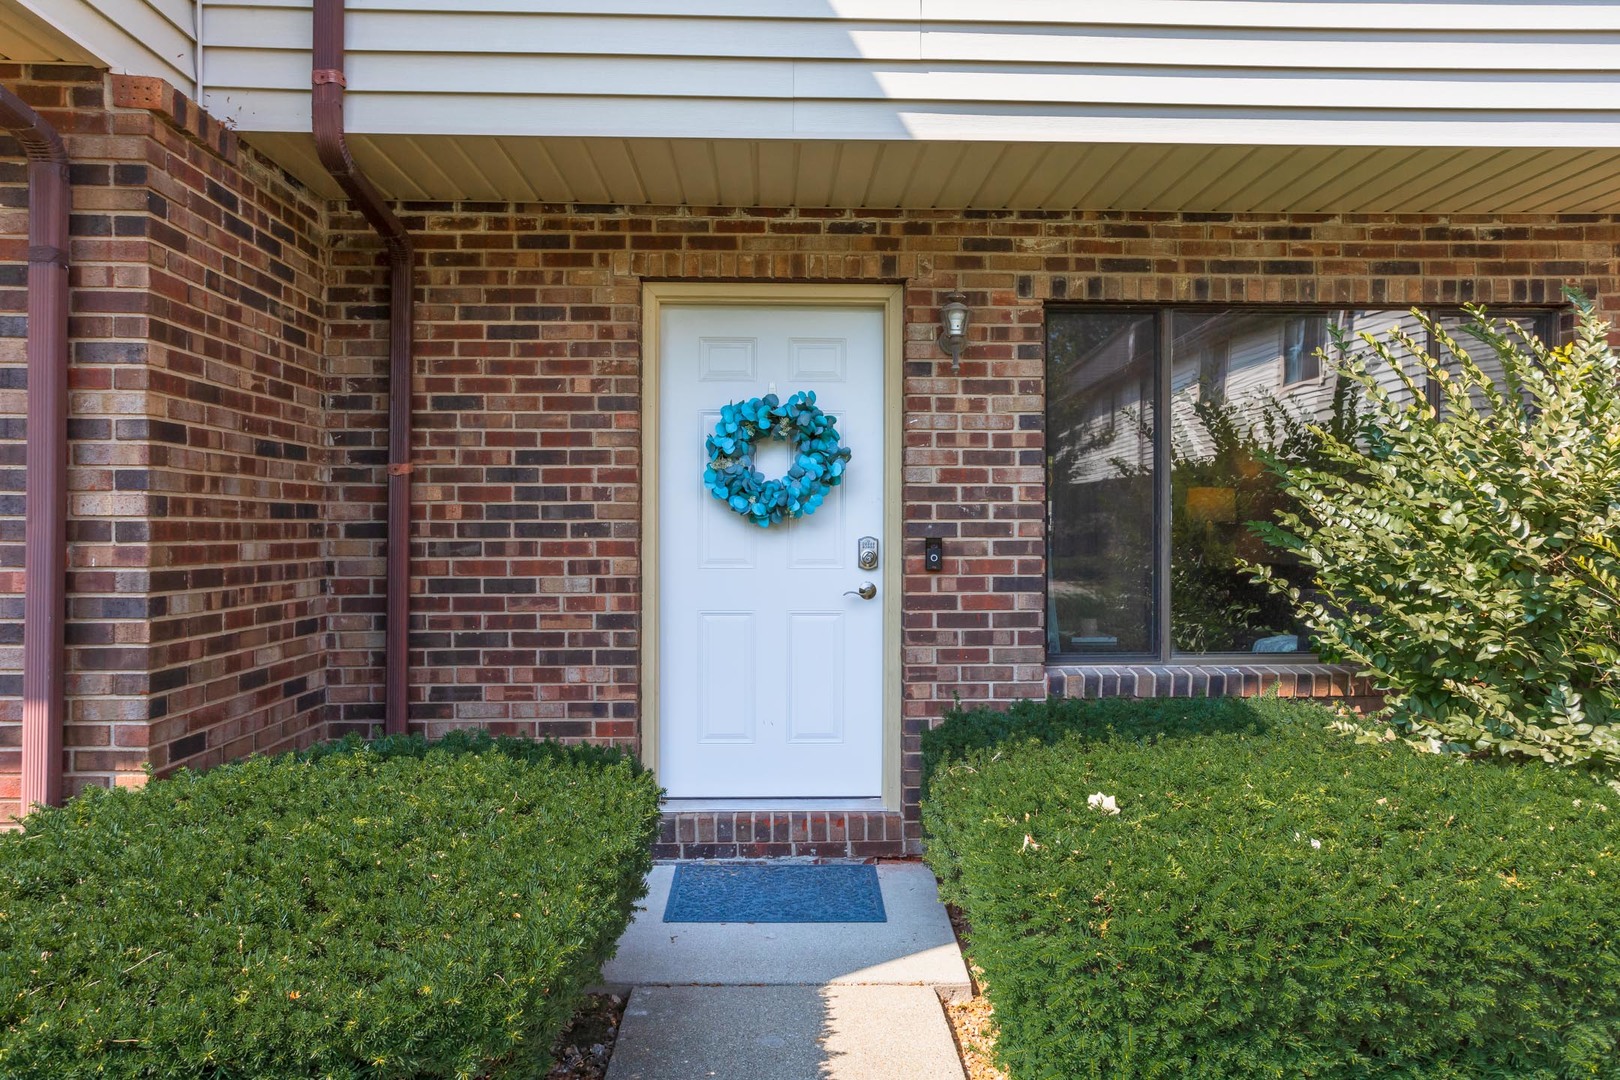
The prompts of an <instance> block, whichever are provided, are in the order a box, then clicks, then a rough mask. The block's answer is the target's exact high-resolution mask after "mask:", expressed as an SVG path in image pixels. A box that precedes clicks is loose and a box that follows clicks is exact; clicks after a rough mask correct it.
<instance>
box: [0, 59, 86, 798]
mask: <svg viewBox="0 0 1620 1080" xmlns="http://www.w3.org/2000/svg"><path fill="white" fill-rule="evenodd" d="M0 126H4V127H5V128H6V130H7V131H9V132H10V133H11V134H12V136H13V137H15V138H16V139H17V141H18V142H19V143H21V144H22V148H23V152H24V153H25V154H27V155H28V405H27V409H28V420H27V423H28V447H27V488H28V496H27V506H26V508H25V510H24V512H23V513H24V523H23V544H24V551H25V554H24V559H25V563H24V567H25V572H24V581H25V584H24V586H23V590H24V596H23V686H22V694H23V715H22V809H23V812H24V813H27V812H28V810H29V809H30V808H31V807H33V806H35V805H41V806H57V805H60V803H61V802H62V771H63V770H62V725H63V721H64V719H65V718H66V713H67V703H66V698H65V687H64V681H63V671H64V670H65V668H66V650H67V646H66V639H65V636H64V635H65V630H66V625H67V373H68V214H69V210H70V205H71V203H72V189H71V187H70V186H69V182H68V158H67V151H66V149H64V147H63V146H62V138H61V136H59V135H58V134H57V133H56V129H55V128H53V127H51V125H50V124H48V123H46V122H45V120H44V119H43V118H41V117H40V115H39V114H38V113H36V112H35V111H34V110H33V109H31V108H29V107H28V105H27V104H26V103H24V102H23V100H22V99H21V98H19V97H18V96H17V95H16V94H14V93H12V92H11V91H10V90H8V89H6V88H5V87H0Z"/></svg>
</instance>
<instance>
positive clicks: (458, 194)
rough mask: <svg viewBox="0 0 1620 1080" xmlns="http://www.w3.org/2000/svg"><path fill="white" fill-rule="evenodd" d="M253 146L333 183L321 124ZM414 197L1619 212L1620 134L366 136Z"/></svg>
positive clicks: (258, 139) (397, 195) (376, 174)
mask: <svg viewBox="0 0 1620 1080" xmlns="http://www.w3.org/2000/svg"><path fill="white" fill-rule="evenodd" d="M245 138H246V140H247V141H248V142H249V143H250V144H251V145H253V146H256V147H258V148H259V149H260V150H262V151H263V152H264V153H265V154H267V155H268V156H270V157H271V158H273V159H274V160H276V161H277V162H279V163H280V164H281V165H282V166H284V167H285V168H286V169H288V171H290V172H291V173H293V174H294V175H295V176H297V177H298V178H299V179H301V180H303V181H304V182H305V183H306V184H308V185H310V186H311V187H312V188H314V189H315V190H317V191H319V192H321V193H322V194H324V195H326V196H328V197H332V198H335V197H337V194H338V192H337V188H336V186H335V185H333V183H332V182H331V179H330V178H329V177H328V176H327V175H326V173H325V171H324V170H323V169H322V168H321V166H320V163H319V160H318V159H317V158H316V156H315V153H314V147H313V143H312V141H311V140H310V138H309V136H307V135H302V134H264V133H260V134H250V135H247V136H245ZM350 142H351V146H352V148H353V150H354V154H355V157H356V159H357V160H358V161H359V162H360V164H361V165H362V166H363V167H364V168H365V169H366V170H367V171H368V173H369V174H370V175H371V176H372V179H373V180H374V182H375V183H376V184H377V186H378V187H379V188H380V189H381V190H382V191H383V192H384V194H386V195H387V196H388V197H390V198H393V199H403V200H435V201H456V200H477V201H497V202H536V201H538V202H588V203H613V204H627V205H665V206H679V205H694V206H715V205H720V206H807V207H871V208H876V209H883V208H891V207H904V208H913V209H923V208H938V209H968V208H973V209H1008V208H1011V209H1053V210H1072V209H1089V210H1161V211H1205V212H1237V211H1294V212H1302V213H1396V212H1406V213H1609V212H1615V211H1620V150H1609V149H1598V150H1593V149H1578V148H1575V149H1543V150H1534V149H1525V148H1517V149H1499V148H1480V147H1460V148H1459V147H1438V148H1435V147H1358V146H1352V147H1323V146H1304V147H1298V146H1254V145H1247V146H1245V145H1230V146H1220V145H1217V146H1188V145H1158V144H1146V143H1138V144H1117V143H1102V144H1084V143H1046V144H1033V145H1032V144H1030V143H1025V142H1000V143H994V142H972V143H963V142H954V143H953V142H927V143H917V142H871V141H852V142H841V141H832V140H804V141H772V142H763V141H758V140H704V139H590V138H544V139H542V138H516V137H507V136H463V137H453V136H433V135H357V136H351V139H350Z"/></svg>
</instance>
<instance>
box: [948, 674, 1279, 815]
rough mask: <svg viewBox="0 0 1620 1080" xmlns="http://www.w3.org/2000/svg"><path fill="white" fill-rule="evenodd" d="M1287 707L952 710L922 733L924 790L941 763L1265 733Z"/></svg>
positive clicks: (1183, 703) (1212, 701) (1058, 705)
mask: <svg viewBox="0 0 1620 1080" xmlns="http://www.w3.org/2000/svg"><path fill="white" fill-rule="evenodd" d="M1287 708H1288V706H1286V705H1283V704H1281V703H1280V702H1279V699H1277V698H1274V697H1264V698H1164V699H1163V700H1160V701H1158V702H1156V703H1155V705H1154V707H1153V708H1151V709H1144V708H1143V707H1142V705H1141V703H1140V702H1138V701H1135V700H1132V699H1131V698H1050V699H1048V700H1046V701H1015V702H1013V704H1012V706H1011V707H1010V708H1008V709H1006V710H1002V709H982V708H981V709H955V710H953V711H952V712H950V713H949V714H948V715H947V716H946V718H945V722H944V723H942V724H940V725H939V726H938V727H936V728H932V729H930V730H928V731H925V732H923V735H922V758H923V784H924V789H923V790H924V794H926V793H927V786H926V785H927V784H928V780H929V777H931V776H932V775H933V773H934V770H935V768H936V767H937V766H938V765H939V764H940V763H941V762H943V761H950V760H958V759H960V758H962V757H964V756H966V755H967V754H968V752H969V751H972V750H978V749H982V748H984V747H987V746H1000V745H1001V744H1003V743H1009V742H1022V741H1027V740H1035V741H1037V742H1043V743H1052V742H1057V741H1058V740H1060V739H1066V738H1069V737H1071V736H1082V737H1084V738H1088V739H1103V738H1116V737H1117V738H1124V739H1147V738H1164V737H1176V736H1181V735H1197V734H1202V733H1205V732H1211V731H1264V730H1265V729H1266V727H1268V726H1269V725H1270V723H1271V722H1272V720H1273V719H1275V718H1276V717H1277V716H1280V715H1283V714H1284V713H1285V712H1286V710H1287Z"/></svg>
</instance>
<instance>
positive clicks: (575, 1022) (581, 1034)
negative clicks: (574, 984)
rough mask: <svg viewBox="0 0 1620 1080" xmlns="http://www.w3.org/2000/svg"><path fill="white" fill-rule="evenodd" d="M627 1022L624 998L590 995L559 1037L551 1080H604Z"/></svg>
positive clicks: (548, 1075)
mask: <svg viewBox="0 0 1620 1080" xmlns="http://www.w3.org/2000/svg"><path fill="white" fill-rule="evenodd" d="M623 1018H624V998H622V997H620V996H619V995H618V994H587V995H586V996H585V1002H584V1004H582V1005H581V1006H580V1007H579V1012H577V1013H575V1014H574V1018H573V1019H572V1020H570V1021H569V1022H568V1026H567V1027H566V1028H564V1029H563V1033H562V1034H561V1035H559V1036H557V1045H556V1047H555V1048H553V1050H552V1056H553V1057H554V1058H556V1064H555V1065H553V1066H552V1067H551V1071H550V1072H548V1073H546V1077H547V1080H603V1078H604V1077H605V1076H607V1067H608V1059H609V1058H611V1057H612V1056H613V1042H614V1040H615V1039H617V1038H618V1037H619V1021H620V1020H622V1019H623Z"/></svg>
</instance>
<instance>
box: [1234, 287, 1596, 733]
mask: <svg viewBox="0 0 1620 1080" xmlns="http://www.w3.org/2000/svg"><path fill="white" fill-rule="evenodd" d="M1470 314H1471V315H1472V316H1473V317H1474V318H1475V319H1476V322H1475V323H1474V324H1473V325H1471V326H1470V328H1469V332H1470V333H1471V334H1472V335H1473V336H1474V337H1476V338H1478V339H1479V340H1480V341H1482V342H1484V343H1485V345H1486V346H1487V347H1488V348H1489V350H1490V352H1491V354H1492V355H1493V357H1494V360H1495V363H1496V364H1499V365H1500V367H1501V375H1500V376H1499V377H1498V378H1496V379H1492V378H1491V377H1489V376H1488V375H1487V374H1486V371H1485V370H1484V369H1482V367H1481V365H1480V363H1479V362H1477V361H1476V360H1475V359H1473V358H1471V357H1470V356H1469V355H1468V353H1467V352H1466V351H1465V350H1464V349H1463V348H1462V347H1461V346H1460V345H1458V343H1457V342H1456V340H1455V339H1454V338H1452V337H1450V336H1449V335H1447V334H1446V333H1445V332H1444V331H1443V330H1442V329H1441V328H1440V327H1438V326H1436V325H1435V324H1433V323H1431V322H1429V321H1428V320H1424V325H1425V326H1427V327H1428V329H1429V331H1430V334H1431V335H1432V337H1433V339H1434V340H1436V341H1437V342H1439V343H1440V345H1441V346H1442V347H1441V348H1440V349H1439V350H1438V351H1439V353H1440V355H1439V356H1438V357H1435V356H1430V355H1428V354H1427V352H1425V350H1424V349H1422V348H1420V347H1419V346H1418V344H1417V343H1416V342H1414V341H1413V340H1412V339H1411V338H1410V337H1409V336H1407V335H1405V334H1401V333H1394V334H1392V335H1391V337H1390V339H1389V340H1387V341H1381V340H1377V339H1374V338H1372V337H1366V338H1364V340H1365V341H1366V343H1367V344H1368V345H1369V346H1371V348H1372V353H1373V359H1372V360H1371V363H1372V364H1373V365H1374V366H1375V367H1387V368H1388V369H1389V370H1390V371H1391V372H1393V373H1394V374H1395V375H1396V376H1397V377H1398V378H1399V380H1400V383H1401V384H1402V386H1404V388H1405V393H1406V395H1409V397H1410V400H1406V398H1405V397H1401V396H1392V395H1391V394H1390V393H1389V392H1388V391H1387V390H1386V389H1385V388H1384V387H1383V386H1382V385H1380V382H1379V380H1378V379H1377V378H1375V377H1374V375H1373V373H1372V372H1371V371H1369V368H1368V361H1366V360H1364V359H1362V358H1361V357H1359V356H1356V355H1353V354H1352V353H1351V352H1350V351H1349V350H1348V348H1347V347H1346V343H1344V342H1340V346H1341V347H1340V356H1339V358H1338V361H1337V364H1338V367H1339V370H1340V373H1341V374H1342V376H1343V377H1344V378H1346V379H1349V380H1351V381H1353V382H1354V383H1356V384H1357V385H1359V386H1360V388H1361V390H1362V397H1363V399H1364V401H1365V403H1366V411H1365V413H1364V414H1363V416H1362V423H1361V424H1360V425H1359V430H1358V433H1357V435H1356V437H1353V438H1352V437H1346V436H1345V435H1344V434H1343V433H1336V432H1332V431H1328V430H1326V429H1322V428H1317V433H1318V434H1319V435H1320V436H1321V451H1320V452H1321V455H1322V457H1323V459H1324V460H1323V462H1321V463H1315V464H1313V463H1299V462H1295V463H1292V464H1291V463H1289V462H1286V461H1274V462H1273V463H1272V464H1273V467H1274V468H1275V470H1276V471H1277V473H1278V475H1279V476H1280V477H1281V479H1282V481H1283V488H1284V490H1285V492H1286V493H1287V494H1288V495H1289V496H1291V497H1292V498H1293V499H1294V500H1296V502H1297V505H1298V510H1297V512H1290V513H1282V514H1279V515H1278V517H1279V521H1280V524H1271V523H1261V524H1257V525H1256V526H1255V528H1256V529H1257V531H1259V532H1260V534H1261V535H1262V536H1263V537H1264V538H1265V539H1267V540H1269V541H1270V542H1272V543H1273V544H1276V545H1279V546H1280V547H1282V548H1284V549H1286V550H1287V551H1288V552H1291V553H1292V554H1293V555H1295V556H1297V558H1298V559H1299V560H1300V561H1301V562H1302V563H1304V564H1305V565H1306V566H1307V567H1309V569H1310V570H1311V571H1312V575H1313V577H1314V579H1315V585H1316V587H1317V588H1318V589H1319V590H1320V592H1319V594H1318V596H1311V597H1302V596H1301V594H1300V593H1299V591H1298V590H1296V589H1294V588H1292V587H1291V586H1289V585H1288V584H1287V583H1285V582H1279V581H1272V579H1271V575H1270V572H1269V570H1267V569H1266V568H1263V567H1255V568H1253V569H1254V570H1255V571H1256V575H1257V578H1259V579H1263V580H1267V581H1272V584H1273V585H1274V586H1275V587H1276V588H1277V589H1278V590H1279V591H1281V592H1284V593H1286V594H1287V595H1289V596H1291V597H1292V598H1293V599H1294V600H1295V601H1296V602H1297V603H1298V607H1299V610H1300V614H1301V617H1302V619H1303V621H1304V622H1305V623H1306V624H1307V625H1309V626H1310V628H1311V629H1312V630H1313V631H1314V632H1315V636H1316V641H1317V644H1318V647H1319V649H1320V651H1321V652H1322V653H1323V654H1324V655H1326V656H1328V657H1330V658H1332V659H1337V660H1347V661H1352V662H1355V663H1357V664H1360V665H1361V666H1362V667H1363V668H1364V669H1366V671H1367V672H1368V674H1370V675H1371V676H1372V677H1374V678H1375V680H1376V681H1377V683H1378V685H1379V686H1380V688H1382V689H1384V690H1386V691H1387V692H1388V693H1389V697H1388V699H1387V701H1388V705H1389V707H1390V712H1391V715H1392V716H1393V718H1394V719H1395V720H1396V722H1397V723H1398V724H1400V725H1402V726H1403V727H1404V728H1406V729H1407V730H1408V731H1409V732H1411V733H1412V734H1414V735H1416V736H1418V737H1421V738H1427V739H1433V740H1435V741H1437V742H1439V743H1449V744H1459V745H1461V746H1463V747H1467V748H1471V749H1479V750H1484V749H1491V750H1495V751H1498V752H1501V753H1506V754H1512V755H1522V756H1527V757H1534V758H1540V759H1543V760H1546V761H1552V762H1562V763H1568V762H1578V761H1587V760H1596V761H1599V762H1602V763H1604V764H1607V765H1614V764H1617V763H1620V737H1617V733H1616V730H1615V727H1614V725H1615V723H1616V721H1617V720H1620V711H1617V710H1620V548H1617V547H1616V546H1615V543H1614V540H1613V539H1612V538H1613V537H1614V536H1615V535H1617V534H1620V357H1617V356H1616V354H1615V352H1614V350H1613V349H1611V348H1610V347H1609V345H1608V343H1607V333H1608V327H1607V325H1605V324H1603V323H1601V322H1599V321H1598V320H1597V318H1596V317H1595V315H1594V314H1593V312H1592V309H1591V307H1590V305H1589V304H1586V303H1585V302H1584V301H1583V302H1580V303H1579V320H1578V328H1577V334H1576V337H1575V340H1574V341H1573V342H1572V343H1571V344H1569V345H1568V346H1563V347H1559V348H1549V347H1548V346H1546V345H1545V344H1543V343H1542V342H1541V341H1539V340H1537V339H1535V338H1534V337H1533V336H1529V335H1526V334H1524V333H1523V332H1522V330H1521V329H1520V328H1517V327H1513V326H1511V325H1508V326H1504V325H1495V324H1491V323H1489V322H1487V321H1485V320H1484V313H1483V311H1481V310H1480V309H1470ZM1492 366H1495V365H1494V364H1493V365H1492ZM1414 371H1416V374H1415V375H1414V374H1412V373H1413V372H1414ZM1431 381H1432V383H1433V384H1434V385H1436V386H1438V387H1439V391H1440V401H1439V403H1438V404H1439V406H1440V407H1439V408H1436V407H1435V405H1434V404H1431V402H1430V401H1429V400H1428V398H1427V396H1426V390H1425V386H1426V384H1427V383H1429V382H1431Z"/></svg>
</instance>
